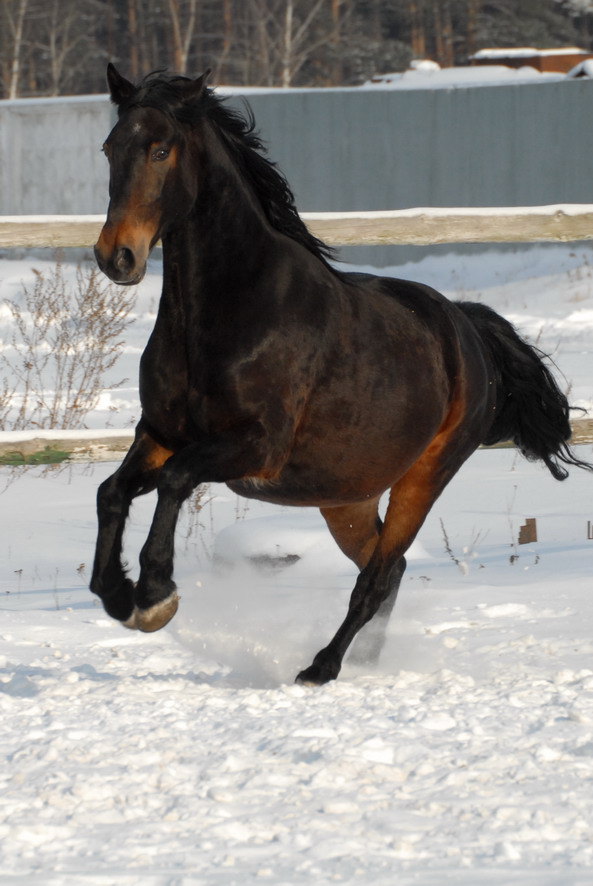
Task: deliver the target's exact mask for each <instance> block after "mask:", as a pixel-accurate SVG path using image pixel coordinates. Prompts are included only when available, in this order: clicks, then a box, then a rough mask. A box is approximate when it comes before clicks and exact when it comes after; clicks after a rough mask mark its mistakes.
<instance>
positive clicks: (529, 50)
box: [471, 46, 586, 59]
mask: <svg viewBox="0 0 593 886" xmlns="http://www.w3.org/2000/svg"><path fill="white" fill-rule="evenodd" d="M579 54H580V55H585V54H586V50H585V49H580V48H579V47H578V46H557V47H554V48H553V49H536V48H535V47H534V46H516V47H511V48H504V47H503V48H500V49H479V50H478V52H476V53H475V54H474V55H472V56H471V59H485V58H488V59H501V58H535V57H536V56H541V57H545V56H549V55H552V56H556V55H579Z"/></svg>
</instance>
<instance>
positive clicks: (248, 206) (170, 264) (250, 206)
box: [163, 149, 278, 301]
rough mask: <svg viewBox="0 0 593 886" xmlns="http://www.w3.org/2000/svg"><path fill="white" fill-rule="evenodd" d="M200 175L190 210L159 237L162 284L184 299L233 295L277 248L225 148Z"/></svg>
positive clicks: (267, 225) (257, 271) (260, 208)
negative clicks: (181, 221)
mask: <svg viewBox="0 0 593 886" xmlns="http://www.w3.org/2000/svg"><path fill="white" fill-rule="evenodd" d="M220 150H221V149H219V151H220ZM200 178H201V181H200V182H199V185H198V197H197V200H196V204H195V206H194V210H193V211H192V213H191V215H190V216H189V218H188V219H185V220H184V221H183V223H182V224H180V225H179V226H177V227H176V228H175V229H174V230H172V231H171V233H170V234H168V235H167V236H166V237H165V238H164V239H163V262H164V277H165V285H166V286H167V287H168V288H169V289H170V290H171V293H172V294H173V293H175V294H176V298H180V299H183V300H186V299H188V298H189V299H190V300H192V301H195V300H196V299H198V300H201V299H205V298H206V299H207V298H213V297H215V298H217V299H223V298H227V297H228V298H229V299H232V296H233V293H234V292H236V291H238V290H244V289H245V288H248V287H249V284H250V281H252V280H253V278H254V275H255V274H257V273H260V272H261V269H262V264H263V263H264V262H265V261H267V260H268V259H269V257H270V255H271V254H272V252H273V250H277V249H278V236H277V235H276V234H275V232H274V231H273V229H272V228H271V226H270V224H269V223H268V221H267V219H266V217H265V215H264V212H263V209H262V207H261V205H260V203H259V201H258V200H257V197H256V196H255V195H254V194H253V193H252V191H251V189H250V188H249V186H248V185H247V184H246V183H245V182H244V181H243V179H242V178H241V176H240V174H239V172H238V170H237V169H236V168H235V167H234V165H233V164H232V163H231V161H230V159H229V158H228V157H227V156H226V155H225V154H222V155H221V154H220V153H219V154H218V155H217V156H214V157H211V158H210V159H209V160H208V161H207V163H206V164H205V165H204V166H203V167H202V169H201V170H200Z"/></svg>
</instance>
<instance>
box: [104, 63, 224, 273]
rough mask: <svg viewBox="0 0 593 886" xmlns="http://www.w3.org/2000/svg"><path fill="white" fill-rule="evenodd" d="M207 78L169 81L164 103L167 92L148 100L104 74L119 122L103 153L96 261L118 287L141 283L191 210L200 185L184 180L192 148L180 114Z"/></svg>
mask: <svg viewBox="0 0 593 886" xmlns="http://www.w3.org/2000/svg"><path fill="white" fill-rule="evenodd" d="M207 76H208V75H207V74H205V75H204V76H203V77H200V78H198V79H197V80H190V79H188V78H181V77H179V78H175V79H174V80H171V81H170V83H169V84H168V86H169V95H168V96H166V98H168V99H169V101H165V100H164V97H163V90H161V92H160V93H156V94H155V95H151V92H150V90H149V89H147V88H146V87H142V86H140V87H136V86H134V85H133V84H132V83H130V82H129V81H128V80H126V79H125V77H122V76H121V74H119V73H118V71H117V70H116V69H115V67H114V66H113V65H111V64H110V65H109V66H108V68H107V80H108V83H109V89H110V92H111V98H112V101H113V102H114V103H115V104H116V105H117V107H118V115H119V120H118V122H117V124H116V126H115V127H114V128H113V130H112V131H111V133H110V134H109V136H108V138H107V140H106V142H105V144H104V146H103V150H104V152H105V154H106V156H107V158H108V160H109V168H110V178H109V198H110V200H109V208H108V211H107V220H106V222H105V225H104V227H103V229H102V231H101V234H100V236H99V239H98V241H97V244H96V246H95V256H96V258H97V262H98V264H99V267H100V268H101V270H102V271H103V272H104V273H105V274H107V276H108V277H110V278H111V280H113V281H114V282H115V283H123V284H134V283H139V282H140V280H141V279H142V277H143V276H144V273H145V270H146V261H147V259H148V255H149V253H150V250H151V249H152V247H153V246H154V244H155V243H156V242H157V240H159V239H160V238H161V237H162V236H163V235H164V234H165V233H166V232H167V230H168V229H169V228H170V227H172V226H173V225H174V224H176V223H183V220H184V219H185V218H186V217H187V215H188V214H189V212H190V210H191V207H192V205H193V203H194V201H195V198H196V194H195V184H194V183H193V181H192V179H191V178H190V177H189V176H188V175H187V174H186V173H184V167H183V162H182V161H183V159H184V156H185V154H186V153H187V140H186V135H185V129H184V127H183V126H182V125H181V123H180V122H179V121H178V119H177V117H176V113H175V112H179V110H180V109H182V108H183V106H184V105H185V104H190V103H195V102H196V100H198V99H199V98H200V96H201V94H202V92H203V90H204V87H205V80H206V77H207Z"/></svg>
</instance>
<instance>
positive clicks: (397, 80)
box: [359, 65, 565, 89]
mask: <svg viewBox="0 0 593 886" xmlns="http://www.w3.org/2000/svg"><path fill="white" fill-rule="evenodd" d="M564 79H565V75H564V74H561V73H557V72H550V71H538V70H536V69H535V68H533V67H531V66H530V65H523V66H522V67H520V68H508V67H506V66H505V65H476V66H475V67H460V68H440V69H434V68H429V67H424V66H422V67H415V68H411V69H409V70H407V71H403V72H394V73H388V74H376V75H375V76H374V77H372V78H371V80H367V81H366V82H365V83H363V84H362V86H361V87H359V88H362V89H452V88H459V87H469V86H472V87H473V86H500V85H504V84H508V83H526V82H529V83H550V82H553V81H556V80H564Z"/></svg>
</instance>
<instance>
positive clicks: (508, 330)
mask: <svg viewBox="0 0 593 886" xmlns="http://www.w3.org/2000/svg"><path fill="white" fill-rule="evenodd" d="M457 305H458V307H459V308H461V310H462V311H463V313H464V314H465V315H466V316H467V317H469V319H470V320H471V321H472V323H473V324H474V326H475V327H476V329H477V330H478V332H479V334H480V337H481V339H482V341H483V343H484V345H485V347H486V348H487V351H488V353H489V355H490V357H491V360H492V363H493V365H494V368H495V371H496V385H497V391H496V394H497V396H496V413H495V418H494V421H493V423H492V426H491V427H490V429H489V431H488V433H487V435H486V437H485V439H484V440H483V441H482V442H483V443H486V444H487V445H492V444H494V443H500V442H501V441H503V440H512V441H513V442H514V443H515V444H516V446H517V448H518V449H520V450H521V452H522V453H523V455H524V456H525V457H526V458H528V459H530V460H532V461H535V460H536V459H541V460H542V461H543V462H544V463H545V465H546V467H547V468H548V470H549V471H550V473H551V474H552V476H554V477H555V478H556V479H557V480H565V479H566V477H567V476H568V471H567V470H566V468H564V467H563V466H562V465H563V464H564V465H573V466H575V467H579V468H586V469H587V470H590V471H593V465H591V464H589V463H588V462H586V461H582V460H581V459H579V458H577V457H576V456H575V454H574V452H573V451H572V449H571V448H570V446H569V445H568V441H569V440H570V435H571V428H570V422H569V409H570V407H569V405H568V400H567V399H566V397H565V396H564V394H563V393H562V391H561V390H560V388H559V387H558V385H557V383H556V381H555V379H554V376H553V375H552V373H551V372H550V370H549V369H548V367H547V366H546V365H545V363H544V360H543V358H544V357H545V355H544V354H542V352H541V351H539V350H538V349H537V348H534V347H532V346H531V345H529V344H527V342H526V341H524V340H523V339H522V338H520V337H519V336H518V335H517V333H516V331H515V329H514V327H513V326H512V325H511V324H510V323H509V322H508V320H505V319H504V317H501V316H500V315H499V314H497V313H496V312H495V311H493V310H492V309H491V308H488V307H486V306H485V305H481V304H475V303H473V302H457ZM561 463H562V464H561Z"/></svg>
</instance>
